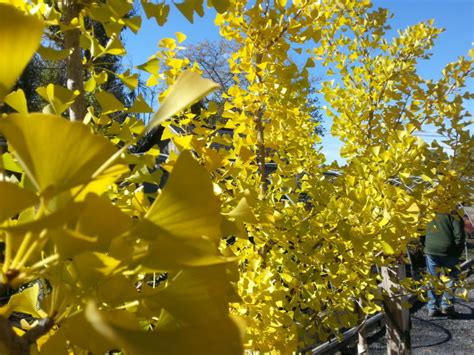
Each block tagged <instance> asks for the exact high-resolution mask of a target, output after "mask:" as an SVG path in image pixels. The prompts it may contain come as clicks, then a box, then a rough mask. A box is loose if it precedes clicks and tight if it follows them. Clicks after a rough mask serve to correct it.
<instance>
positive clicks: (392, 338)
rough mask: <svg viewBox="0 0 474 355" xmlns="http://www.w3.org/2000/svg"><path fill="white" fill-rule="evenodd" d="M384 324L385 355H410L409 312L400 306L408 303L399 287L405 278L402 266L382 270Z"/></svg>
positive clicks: (403, 266)
mask: <svg viewBox="0 0 474 355" xmlns="http://www.w3.org/2000/svg"><path fill="white" fill-rule="evenodd" d="M382 277H383V282H382V285H383V288H384V290H385V292H386V295H384V312H385V324H386V327H387V354H388V355H411V339H410V311H409V310H408V309H407V308H403V307H402V304H406V303H408V295H404V293H405V292H404V290H403V288H402V287H401V286H400V281H401V280H403V279H404V278H405V277H406V268H405V265H404V264H398V265H396V266H393V267H383V268H382Z"/></svg>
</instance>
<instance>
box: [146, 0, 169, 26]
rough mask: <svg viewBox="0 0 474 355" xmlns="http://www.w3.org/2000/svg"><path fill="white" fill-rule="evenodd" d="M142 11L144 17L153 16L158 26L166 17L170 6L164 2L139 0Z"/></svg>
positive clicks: (162, 23) (163, 22)
mask: <svg viewBox="0 0 474 355" xmlns="http://www.w3.org/2000/svg"><path fill="white" fill-rule="evenodd" d="M141 3H142V6H143V11H145V15H146V18H148V19H149V18H152V17H153V18H154V19H155V21H156V23H157V24H158V25H159V26H163V25H164V24H165V23H166V20H167V19H168V14H169V12H170V7H169V5H167V4H166V3H165V2H162V3H158V4H154V3H152V2H150V1H147V0H141Z"/></svg>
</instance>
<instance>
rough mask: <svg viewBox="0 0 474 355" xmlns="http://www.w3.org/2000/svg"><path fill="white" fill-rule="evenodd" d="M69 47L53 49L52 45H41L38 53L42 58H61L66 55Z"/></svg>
mask: <svg viewBox="0 0 474 355" xmlns="http://www.w3.org/2000/svg"><path fill="white" fill-rule="evenodd" d="M69 52H70V50H69V49H55V48H52V47H44V46H41V47H40V48H39V49H38V53H39V54H40V55H41V58H43V59H44V60H63V59H65V58H67V57H68V55H69Z"/></svg>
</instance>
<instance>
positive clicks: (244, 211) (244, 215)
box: [226, 197, 257, 223]
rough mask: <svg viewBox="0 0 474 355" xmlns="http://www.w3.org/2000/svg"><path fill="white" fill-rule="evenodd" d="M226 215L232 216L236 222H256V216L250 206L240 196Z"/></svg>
mask: <svg viewBox="0 0 474 355" xmlns="http://www.w3.org/2000/svg"><path fill="white" fill-rule="evenodd" d="M226 215H227V216H229V217H232V218H233V219H234V220H236V221H238V222H246V223H257V218H256V217H255V215H254V213H253V212H252V210H251V209H250V206H249V204H248V202H247V199H246V198H245V197H244V198H242V199H241V200H240V201H239V203H238V204H237V206H236V207H235V208H234V209H233V210H232V211H230V212H229V213H227V214H226Z"/></svg>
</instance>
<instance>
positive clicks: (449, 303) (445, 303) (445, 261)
mask: <svg viewBox="0 0 474 355" xmlns="http://www.w3.org/2000/svg"><path fill="white" fill-rule="evenodd" d="M458 261H459V258H457V257H453V256H439V255H426V267H427V269H428V273H430V274H431V275H435V276H438V277H439V275H440V271H439V270H437V268H441V267H446V268H449V269H450V270H451V271H450V272H449V274H448V275H447V276H449V278H450V279H451V280H450V281H449V282H448V283H447V287H448V288H450V289H451V292H448V291H446V292H444V294H443V295H437V294H436V293H435V292H434V291H433V290H432V289H430V290H428V299H429V301H428V306H427V307H428V309H429V310H435V309H438V307H439V306H440V305H441V308H449V307H453V305H454V290H453V289H452V287H453V285H454V281H455V280H456V278H457V276H458V275H459V269H458V268H457V267H456V265H457V264H458Z"/></svg>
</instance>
